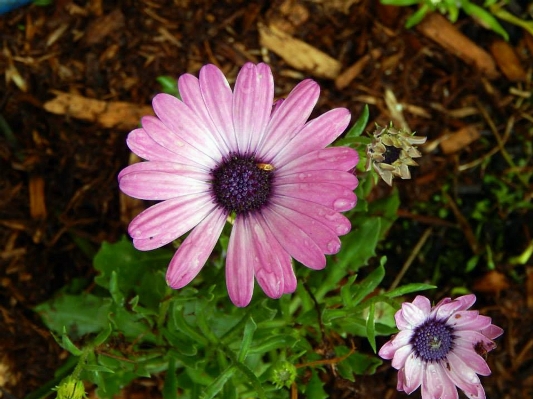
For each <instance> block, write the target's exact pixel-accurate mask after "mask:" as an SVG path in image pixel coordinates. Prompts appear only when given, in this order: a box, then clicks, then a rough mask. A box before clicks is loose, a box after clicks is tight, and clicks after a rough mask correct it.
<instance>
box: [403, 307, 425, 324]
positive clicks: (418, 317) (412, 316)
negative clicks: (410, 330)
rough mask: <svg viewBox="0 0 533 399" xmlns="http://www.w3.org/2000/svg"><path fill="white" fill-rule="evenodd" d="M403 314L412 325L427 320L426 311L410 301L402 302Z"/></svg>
mask: <svg viewBox="0 0 533 399" xmlns="http://www.w3.org/2000/svg"><path fill="white" fill-rule="evenodd" d="M402 315H403V317H404V319H405V320H406V321H407V323H409V325H411V326H418V325H420V324H422V323H423V322H424V321H425V320H426V315H425V314H424V312H423V311H422V310H421V309H420V308H418V307H417V306H415V305H413V304H412V303H410V302H404V303H402Z"/></svg>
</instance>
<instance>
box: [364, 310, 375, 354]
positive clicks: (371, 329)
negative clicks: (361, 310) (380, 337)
mask: <svg viewBox="0 0 533 399" xmlns="http://www.w3.org/2000/svg"><path fill="white" fill-rule="evenodd" d="M375 310H376V307H375V305H374V304H373V303H372V304H371V305H370V309H369V311H368V317H367V319H366V336H367V338H368V342H370V346H371V347H372V350H373V351H374V353H376V325H375V323H376V320H375V319H374V313H375Z"/></svg>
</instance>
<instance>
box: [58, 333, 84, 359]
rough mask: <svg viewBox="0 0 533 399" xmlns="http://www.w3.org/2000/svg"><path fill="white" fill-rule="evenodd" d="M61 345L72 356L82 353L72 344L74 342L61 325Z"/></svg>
mask: <svg viewBox="0 0 533 399" xmlns="http://www.w3.org/2000/svg"><path fill="white" fill-rule="evenodd" d="M61 346H62V347H63V349H66V350H67V351H69V352H70V353H72V354H73V355H74V356H81V355H82V354H83V351H81V350H80V349H78V347H77V346H76V345H74V343H73V342H72V341H71V340H70V338H69V337H68V335H67V329H66V328H65V327H63V335H62V336H61Z"/></svg>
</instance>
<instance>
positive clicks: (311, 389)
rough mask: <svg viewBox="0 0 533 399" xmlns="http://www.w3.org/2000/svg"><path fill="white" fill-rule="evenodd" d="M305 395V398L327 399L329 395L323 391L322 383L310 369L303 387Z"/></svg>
mask: <svg viewBox="0 0 533 399" xmlns="http://www.w3.org/2000/svg"><path fill="white" fill-rule="evenodd" d="M305 397H306V398H307V399H327V398H329V395H328V394H327V393H326V391H324V383H323V382H322V380H321V379H320V378H318V375H317V373H316V371H315V370H312V371H311V378H310V379H309V382H308V383H307V386H306V388H305Z"/></svg>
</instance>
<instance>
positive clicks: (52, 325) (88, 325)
mask: <svg viewBox="0 0 533 399" xmlns="http://www.w3.org/2000/svg"><path fill="white" fill-rule="evenodd" d="M110 305H111V300H110V299H105V298H100V297H97V296H94V295H91V294H84V295H81V296H78V295H67V294H60V295H58V296H57V297H55V298H53V299H52V300H50V301H47V302H44V303H41V304H39V305H37V306H36V307H35V311H36V312H37V313H39V314H40V316H41V317H42V319H43V322H44V323H45V324H46V326H47V327H48V328H49V329H50V330H52V331H54V332H56V333H58V334H62V333H63V331H64V330H63V328H64V327H66V331H67V335H68V336H69V337H73V339H78V338H80V337H82V336H83V335H85V334H91V333H98V332H100V331H102V330H103V329H105V328H107V327H108V324H109V321H108V319H107V316H108V314H109V311H110ZM80 309H83V311H82V312H81V311H80Z"/></svg>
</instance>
